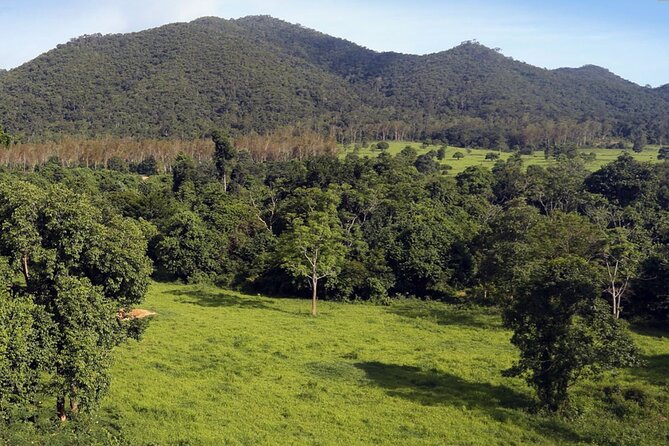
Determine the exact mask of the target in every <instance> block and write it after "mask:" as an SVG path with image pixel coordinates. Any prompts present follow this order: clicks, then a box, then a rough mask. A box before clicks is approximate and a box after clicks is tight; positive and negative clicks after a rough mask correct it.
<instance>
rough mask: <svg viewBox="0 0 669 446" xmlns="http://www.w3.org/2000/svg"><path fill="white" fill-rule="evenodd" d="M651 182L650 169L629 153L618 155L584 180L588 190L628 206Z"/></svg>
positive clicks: (639, 196) (640, 195)
mask: <svg viewBox="0 0 669 446" xmlns="http://www.w3.org/2000/svg"><path fill="white" fill-rule="evenodd" d="M652 184H653V171H652V169H651V168H650V167H649V166H648V165H646V164H643V163H640V162H639V161H637V160H635V159H634V158H633V157H632V156H631V155H629V154H623V155H620V156H619V157H618V159H616V160H615V161H614V162H612V163H610V164H607V165H606V166H604V167H602V168H601V169H600V170H598V171H596V172H594V173H593V174H591V175H590V176H589V177H588V178H586V180H585V185H586V187H587V189H588V190H589V191H590V192H594V193H597V194H601V195H603V196H604V197H606V198H607V199H608V200H609V201H611V202H612V203H615V204H618V205H620V206H628V205H629V204H631V203H632V202H634V201H636V200H637V199H639V198H641V197H642V196H643V195H644V194H645V193H646V192H647V191H648V190H649V187H650V186H652Z"/></svg>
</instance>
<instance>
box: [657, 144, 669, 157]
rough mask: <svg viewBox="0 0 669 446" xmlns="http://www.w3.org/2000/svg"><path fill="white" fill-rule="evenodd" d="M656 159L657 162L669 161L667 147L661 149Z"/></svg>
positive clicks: (668, 149)
mask: <svg viewBox="0 0 669 446" xmlns="http://www.w3.org/2000/svg"><path fill="white" fill-rule="evenodd" d="M657 159H659V160H666V159H669V147H661V148H660V151H659V153H658V155H657Z"/></svg>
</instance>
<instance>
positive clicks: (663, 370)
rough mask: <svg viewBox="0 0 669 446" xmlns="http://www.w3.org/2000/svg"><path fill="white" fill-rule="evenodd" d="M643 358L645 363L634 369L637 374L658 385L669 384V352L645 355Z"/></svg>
mask: <svg viewBox="0 0 669 446" xmlns="http://www.w3.org/2000/svg"><path fill="white" fill-rule="evenodd" d="M641 359H642V360H643V361H644V364H643V365H642V366H641V367H636V368H634V369H633V370H632V373H633V374H634V375H635V376H638V377H639V378H641V379H643V380H645V381H647V382H648V383H649V384H653V385H656V386H664V385H667V384H669V354H667V355H656V356H643V357H642V358H641Z"/></svg>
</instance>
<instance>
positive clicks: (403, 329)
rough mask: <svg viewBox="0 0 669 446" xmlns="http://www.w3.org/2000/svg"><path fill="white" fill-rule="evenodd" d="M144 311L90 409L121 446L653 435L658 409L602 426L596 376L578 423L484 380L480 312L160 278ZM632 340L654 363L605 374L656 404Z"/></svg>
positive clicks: (487, 367) (657, 344) (486, 320)
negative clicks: (284, 295) (298, 296)
mask: <svg viewBox="0 0 669 446" xmlns="http://www.w3.org/2000/svg"><path fill="white" fill-rule="evenodd" d="M145 306H146V307H147V308H148V309H151V310H154V311H157V312H158V316H156V317H155V319H154V320H152V322H151V324H150V326H149V328H148V330H147V332H146V334H145V336H144V338H143V339H142V340H141V341H139V342H134V341H133V342H132V343H131V345H130V346H129V347H128V348H124V349H123V350H118V352H117V355H116V362H115V366H114V368H113V383H112V388H111V393H110V395H108V397H107V398H106V399H105V401H104V404H103V407H102V416H101V420H102V422H104V423H108V424H109V425H110V426H111V427H112V430H113V431H116V432H122V433H123V435H124V436H125V437H126V439H127V440H128V442H129V443H130V444H133V445H149V444H152V445H177V444H181V445H185V444H188V445H223V444H226V445H259V444H260V445H370V444H378V445H446V444H455V445H508V444H518V445H525V444H604V443H603V442H601V441H602V439H608V440H607V441H609V443H607V444H630V445H632V444H662V443H661V442H660V441H661V440H662V439H666V438H667V437H666V436H667V435H668V434H669V429H668V428H667V423H666V422H661V421H659V420H660V418H659V417H660V416H661V415H662V414H665V415H667V413H666V407H664V408H655V409H653V412H652V413H653V416H654V417H655V419H645V418H644V416H645V415H644V416H641V415H639V416H634V417H632V418H629V419H618V418H616V417H615V416H613V415H611V414H609V413H608V412H607V411H606V409H605V408H603V407H604V406H605V405H604V403H602V402H601V398H599V399H598V397H597V396H596V395H599V394H600V393H601V386H602V385H603V384H599V383H585V384H584V385H582V386H579V387H578V388H577V389H576V392H575V393H576V395H577V398H576V401H575V403H576V406H577V407H582V408H584V411H585V412H584V413H585V415H582V416H578V417H576V419H575V420H574V421H573V422H568V421H566V420H557V419H554V418H551V417H544V416H538V415H533V414H531V413H530V408H531V405H532V399H531V398H532V396H531V393H530V391H529V390H528V388H527V387H526V386H525V384H524V382H523V381H522V380H520V379H508V378H503V377H502V376H501V374H500V373H501V371H502V370H503V369H505V368H507V367H509V366H510V365H511V364H512V362H513V361H514V359H515V357H516V352H515V350H514V348H513V347H512V346H511V345H510V344H509V337H510V334H509V333H508V332H507V331H506V330H504V329H503V328H502V327H501V324H500V318H499V315H498V314H497V313H496V311H495V310H490V309H482V308H477V307H472V308H463V307H456V306H449V305H445V304H441V303H425V302H419V301H411V300H409V301H400V302H397V303H395V304H393V305H392V306H389V307H382V306H373V305H362V304H339V303H332V302H322V303H321V304H320V311H321V315H320V316H319V317H318V318H317V319H312V318H311V317H309V303H308V301H307V300H292V299H268V298H263V297H256V296H244V295H240V294H237V293H234V292H228V291H224V290H219V289H216V288H208V287H198V286H183V285H174V284H154V285H153V286H152V288H151V291H150V294H149V296H148V298H147V301H146V303H145ZM636 338H637V340H638V341H639V343H640V345H641V346H642V347H643V349H644V353H645V354H646V355H647V356H648V357H649V358H651V359H652V360H653V361H656V362H657V364H655V366H656V367H658V369H657V370H656V369H651V370H650V371H648V370H637V371H627V372H625V373H624V374H622V375H621V376H620V377H618V378H616V379H615V380H616V381H619V382H621V385H622V386H627V385H629V384H630V383H632V382H638V383H639V384H638V385H639V386H641V387H642V388H643V389H644V390H645V391H647V392H649V393H650V394H652V395H654V396H656V397H658V398H659V397H661V396H662V395H666V392H667V388H666V385H667V381H666V376H663V375H662V374H661V373H660V371H659V368H660V367H661V366H662V365H666V362H667V357H669V342H668V339H667V338H666V337H662V335H658V334H653V335H650V334H646V335H637V336H636ZM613 379H614V378H611V377H609V378H607V380H608V381H611V380H613ZM592 394H594V395H595V397H593V396H590V395H592ZM663 410H665V411H664V412H662V411H663ZM604 418H608V419H609V421H601V420H603V419H604ZM616 420H617V423H613V421H616ZM640 436H641V437H642V438H643V439H644V442H641V443H639V442H636V443H635V442H634V441H638V438H640ZM626 439H632V440H633V441H627V440H626Z"/></svg>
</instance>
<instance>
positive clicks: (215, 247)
mask: <svg viewBox="0 0 669 446" xmlns="http://www.w3.org/2000/svg"><path fill="white" fill-rule="evenodd" d="M221 245H222V243H221V240H220V239H219V237H218V234H216V233H214V232H213V231H211V230H209V229H208V228H207V226H206V225H205V224H204V222H203V221H202V218H200V216H199V215H198V214H196V213H194V212H190V211H183V212H179V213H177V214H175V215H174V216H173V217H172V218H170V219H169V220H168V221H167V223H166V225H165V228H164V229H163V231H162V235H161V236H159V238H158V241H157V243H156V248H155V252H156V254H155V256H156V258H157V261H158V263H159V264H160V265H162V266H163V267H164V268H165V269H166V270H167V272H169V273H171V274H174V275H175V276H176V277H177V278H179V279H181V280H184V281H186V282H190V281H196V280H198V279H200V278H202V277H203V276H204V277H206V276H211V275H213V274H216V273H218V272H220V262H219V261H218V256H217V253H218V252H220V247H221Z"/></svg>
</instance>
